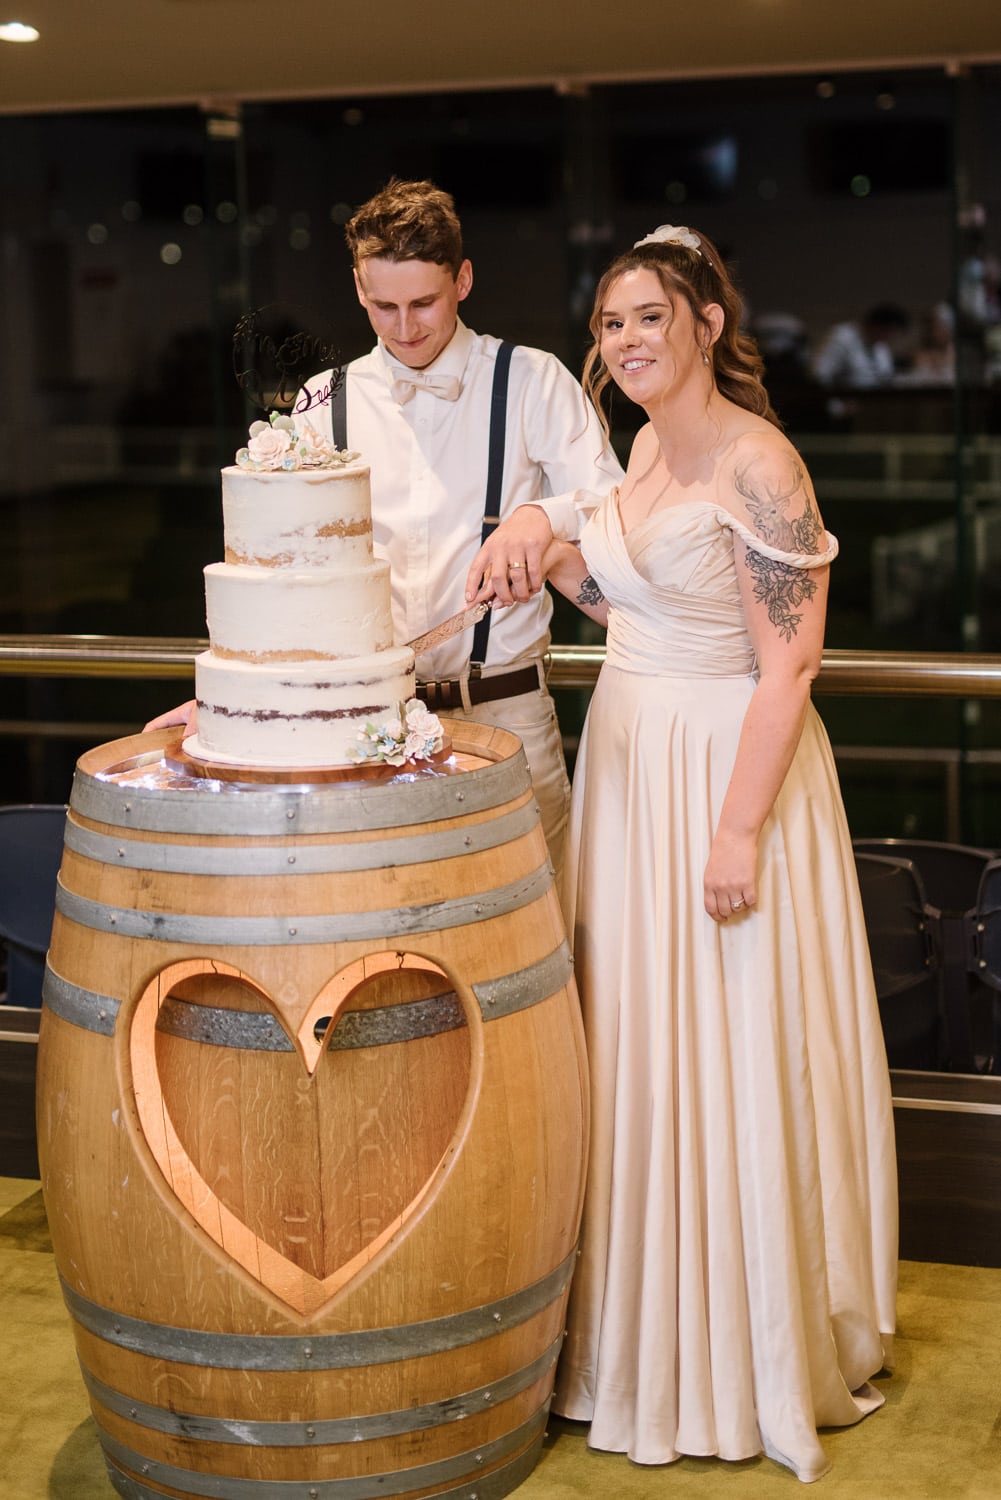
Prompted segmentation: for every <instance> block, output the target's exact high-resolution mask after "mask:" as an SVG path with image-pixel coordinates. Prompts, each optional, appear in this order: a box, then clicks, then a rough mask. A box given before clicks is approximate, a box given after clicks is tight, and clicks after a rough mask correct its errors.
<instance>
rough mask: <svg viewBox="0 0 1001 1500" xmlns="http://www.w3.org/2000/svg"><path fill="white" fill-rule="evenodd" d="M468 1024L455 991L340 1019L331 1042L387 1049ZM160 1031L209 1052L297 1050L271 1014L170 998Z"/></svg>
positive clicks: (339, 1047) (335, 1048)
mask: <svg viewBox="0 0 1001 1500" xmlns="http://www.w3.org/2000/svg"><path fill="white" fill-rule="evenodd" d="M465 1025H466V1013H465V1011H464V1010H463V1008H462V1003H461V1001H460V1000H459V997H458V995H456V993H455V991H454V990H450V991H448V992H447V993H446V994H442V995H432V996H430V997H428V998H427V999H425V1000H408V1001H403V1002H401V1003H400V1004H399V1005H382V1006H379V1007H378V1009H375V1010H356V1011H348V1012H347V1013H346V1014H344V1015H342V1016H341V1017H340V1018H339V1020H338V1022H337V1025H336V1026H335V1028H334V1034H333V1036H332V1037H331V1038H330V1041H329V1042H328V1043H327V1046H328V1049H329V1050H330V1051H332V1052H345V1051H349V1050H353V1049H355V1048H358V1047H387V1046H393V1045H394V1044H395V1043H397V1042H412V1041H416V1040H417V1039H418V1038H419V1037H427V1036H439V1035H440V1034H441V1033H442V1032H444V1031H455V1030H457V1029H458V1028H459V1027H460V1026H465ZM156 1029H157V1031H158V1032H162V1033H165V1034H167V1035H168V1036H176V1037H181V1038H182V1039H183V1040H185V1041H189V1042H198V1043H201V1044H202V1045H205V1046H209V1047H232V1048H235V1049H236V1050H238V1051H247V1052H294V1051H295V1045H294V1043H293V1041H292V1039H291V1037H290V1036H289V1035H288V1033H287V1032H286V1031H285V1029H284V1028H283V1026H282V1024H281V1022H280V1021H279V1020H278V1017H277V1016H275V1015H272V1014H271V1012H270V1011H247V1010H225V1009H223V1007H222V1006H209V1005H195V1004H193V1003H192V1002H191V1001H190V1000H179V999H178V998H177V997H176V996H175V995H168V997H167V999H166V1000H165V1001H164V1002H163V1004H162V1005H161V1006H160V1009H159V1011H158V1013H157V1019H156Z"/></svg>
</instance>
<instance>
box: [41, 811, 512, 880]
mask: <svg viewBox="0 0 1001 1500" xmlns="http://www.w3.org/2000/svg"><path fill="white" fill-rule="evenodd" d="M537 821H538V812H537V806H536V803H535V802H534V801H529V802H526V803H525V804H524V805H523V806H522V807H516V808H515V809H514V810H513V811H511V812H507V813H504V814H502V815H501V816H500V817H498V818H491V819H489V820H486V821H484V822H482V823H472V824H469V825H467V826H464V827H461V828H442V829H439V830H437V831H435V832H432V833H424V834H418V835H414V836H412V837H410V838H400V839H373V840H368V841H359V842H357V843H350V844H302V843H300V844H297V845H296V846H295V848H292V847H291V846H290V845H288V844H285V845H282V846H281V847H276V846H275V845H270V844H266V845H263V846H254V845H253V844H250V845H234V844H224V845H221V846H212V845H208V844H156V843H140V842H138V841H133V840H130V839H128V838H123V837H122V836H121V835H119V836H118V837H114V836H112V835H110V834H106V833H98V832H96V831H95V830H94V829H93V828H85V827H83V826H82V825H81V824H79V823H74V822H73V821H68V822H67V825H66V840H65V842H66V848H67V849H70V850H71V851H72V852H73V853H74V854H79V855H82V856H83V858H85V859H90V860H93V861H94V862H95V863H96V864H103V865H115V866H116V867H118V868H120V869H133V870H155V871H157V872H158V873H164V874H177V875H260V876H274V875H291V874H295V875H325V874H331V873H338V872H343V871H354V870H359V871H360V870H384V869H390V868H395V867H397V866H400V865H416V864H424V863H426V862H428V861H430V860H441V859H452V858H455V857H458V856H460V855H465V854H477V853H479V852H480V851H481V850H487V849H496V848H498V847H499V846H500V845H501V844H506V843H510V842H511V841H512V840H513V839H516V838H519V837H521V835H522V834H525V833H530V832H531V831H532V829H533V828H534V827H535V825H536V822H537ZM300 831H301V830H300ZM282 832H283V833H287V832H288V829H287V826H286V828H284V829H283V830H282Z"/></svg>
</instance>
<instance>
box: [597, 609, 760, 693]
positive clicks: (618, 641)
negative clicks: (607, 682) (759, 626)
mask: <svg viewBox="0 0 1001 1500" xmlns="http://www.w3.org/2000/svg"><path fill="white" fill-rule="evenodd" d="M605 660H606V661H607V663H608V665H609V666H611V667H618V668H620V669H621V670H622V671H625V672H634V673H638V674H639V675H641V676H648V677H661V676H669V677H747V676H750V675H751V673H753V672H754V671H756V669H757V661H756V658H755V655H754V651H753V649H752V647H751V644H750V642H749V640H748V638H747V631H746V630H745V629H744V627H743V621H742V620H739V619H733V621H732V622H731V623H727V624H724V622H723V621H722V620H717V621H716V622H715V629H714V630H713V632H712V633H711V634H707V633H706V629H705V621H704V620H701V621H700V620H697V619H693V618H691V617H689V616H686V615H684V614H682V613H679V614H677V615H668V616H664V615H661V616H659V617H658V618H657V621H656V628H654V624H653V622H648V621H646V620H644V619H643V618H642V617H640V616H637V615H635V614H632V613H630V614H625V613H623V612H622V611H621V610H618V609H614V608H613V609H610V610H609V614H608V638H607V642H606V647H605Z"/></svg>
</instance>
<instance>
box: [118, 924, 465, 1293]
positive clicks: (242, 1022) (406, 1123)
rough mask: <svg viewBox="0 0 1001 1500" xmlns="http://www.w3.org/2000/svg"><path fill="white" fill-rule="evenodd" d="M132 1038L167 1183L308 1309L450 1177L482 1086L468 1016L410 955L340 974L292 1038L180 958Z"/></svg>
mask: <svg viewBox="0 0 1001 1500" xmlns="http://www.w3.org/2000/svg"><path fill="white" fill-rule="evenodd" d="M129 1042H130V1046H129V1050H130V1056H131V1064H132V1079H133V1087H134V1091H135V1101H136V1110H137V1116H138V1119H139V1123H140V1126H141V1129H142V1132H143V1134H144V1135H145V1138H146V1141H147V1143H148V1145H149V1148H150V1151H151V1152H152V1155H153V1158H154V1160H155V1161H156V1163H157V1165H158V1167H159V1168H160V1171H161V1172H162V1174H163V1176H164V1178H165V1179H166V1181H167V1183H168V1184H169V1186H170V1189H171V1190H172V1192H173V1193H174V1195H175V1196H176V1197H177V1199H178V1200H179V1201H180V1202H181V1203H182V1204H183V1206H184V1207H185V1208H186V1209H187V1210H188V1212H189V1213H190V1214H191V1215H192V1216H193V1217H194V1218H195V1220H196V1221H197V1223H198V1224H199V1225H200V1226H201V1228H202V1229H203V1230H205V1232H206V1233H207V1234H209V1235H210V1236H211V1237H212V1239H213V1240H215V1242H216V1244H218V1245H219V1246H220V1247H221V1248H222V1249H223V1250H224V1251H225V1252H226V1254H227V1255H229V1256H230V1257H232V1259H234V1260H236V1261H238V1262H239V1263H240V1264H241V1265H242V1266H243V1267H244V1269H245V1270H247V1271H248V1272H249V1273H250V1274H251V1276H253V1277H254V1278H255V1280H257V1281H258V1282H259V1283H260V1284H261V1285H263V1286H264V1287H266V1288H267V1289H268V1290H269V1291H270V1292H272V1293H273V1294H274V1295H275V1296H277V1297H278V1298H280V1299H281V1301H282V1302H283V1303H285V1304H286V1305H287V1306H289V1307H291V1308H293V1309H294V1310H295V1311H297V1312H299V1313H303V1314H309V1313H311V1312H314V1311H315V1310H316V1309H317V1308H318V1307H320V1306H322V1305H323V1304H324V1303H326V1302H327V1301H329V1299H330V1298H331V1297H332V1296H333V1295H334V1294H335V1293H336V1292H337V1291H339V1290H340V1288H341V1287H342V1286H344V1285H345V1284H346V1282H347V1281H348V1280H350V1279H351V1278H352V1277H353V1276H355V1275H357V1274H358V1272H359V1271H361V1270H363V1269H364V1268H365V1267H366V1266H367V1265H369V1264H370V1262H371V1260H372V1258H373V1257H374V1256H375V1255H376V1254H377V1253H378V1251H379V1250H380V1249H381V1248H382V1247H383V1246H384V1245H385V1244H386V1243H387V1242H388V1240H389V1239H390V1238H391V1237H392V1236H393V1235H395V1234H396V1233H398V1232H399V1230H400V1229H401V1228H402V1227H403V1225H404V1224H405V1223H406V1222H407V1220H408V1219H409V1218H410V1217H411V1216H412V1215H413V1213H414V1212H415V1210H416V1209H417V1207H418V1206H419V1205H420V1204H422V1203H423V1202H424V1201H425V1199H426V1197H427V1195H428V1194H429V1192H430V1191H432V1189H433V1187H434V1186H435V1185H436V1184H438V1183H440V1181H441V1180H442V1172H441V1167H442V1163H443V1161H444V1160H445V1159H446V1158H447V1156H448V1155H449V1154H450V1153H452V1152H454V1150H455V1142H456V1140H457V1137H458V1134H459V1129H460V1123H461V1120H462V1118H463V1115H464V1111H465V1108H466V1101H467V1096H468V1094H469V1091H470V1087H471V1049H470V1040H469V1025H468V1021H467V1017H466V1013H465V1010H464V1008H463V1006H462V1003H461V1001H460V1000H459V999H458V997H457V996H456V994H455V992H454V991H453V990H452V988H451V984H450V981H449V980H448V977H447V976H446V975H445V974H444V972H443V971H442V970H441V969H439V968H438V967H437V966H436V965H434V964H431V963H430V962H429V961H428V960H426V959H422V958H419V957H417V956H416V955H401V954H399V953H392V954H388V953H384V954H376V955H372V956H370V957H367V958H365V959H361V960H358V962H357V963H355V964H352V965H351V966H350V967H349V968H348V969H345V970H343V971H342V972H341V973H339V974H336V975H335V976H334V977H333V978H332V979H331V980H330V981H329V982H328V983H327V984H326V985H324V987H323V989H322V990H321V991H320V993H319V994H318V995H317V996H316V998H315V1000H314V1001H313V1003H312V1005H311V1006H310V1008H309V1010H308V1012H307V1014H306V1016H305V1018H304V1020H303V1021H302V1024H301V1026H300V1028H299V1031H298V1033H297V1034H296V1035H292V1034H291V1033H290V1032H289V1031H288V1030H287V1029H286V1027H285V1025H284V1023H283V1021H282V1017H281V1014H280V1011H279V1009H278V1007H277V1006H276V1005H275V1004H274V1003H273V1002H272V1000H271V998H270V997H269V995H268V993H267V992H266V990H265V989H264V988H262V987H261V986H260V985H259V984H257V983H256V982H255V980H254V979H253V978H252V977H251V976H249V975H248V974H246V973H244V972H242V971H241V970H240V969H237V968H235V967H233V966H231V965H228V964H225V963H221V962H220V961H219V960H217V959H212V960H209V959H205V960H200V959H190V960H186V961H184V962H182V963H179V964H174V965H171V966H169V967H168V968H166V969H164V970H163V971H161V973H160V974H158V975H157V976H156V979H155V980H154V981H153V983H152V984H150V985H149V986H148V987H147V989H146V991H145V992H144V994H143V995H142V997H141V998H140V1000H139V1003H138V1005H137V1006H136V1009H135V1011H134V1013H133V1019H132V1026H131V1031H130V1038H129Z"/></svg>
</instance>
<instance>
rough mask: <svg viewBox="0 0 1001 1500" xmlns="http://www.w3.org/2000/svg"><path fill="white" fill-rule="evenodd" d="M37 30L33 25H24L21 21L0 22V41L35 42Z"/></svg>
mask: <svg viewBox="0 0 1001 1500" xmlns="http://www.w3.org/2000/svg"><path fill="white" fill-rule="evenodd" d="M37 41H38V32H37V31H36V30H35V28H34V26H26V25H25V24H24V22H23V21H3V22H0V42H37Z"/></svg>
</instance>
